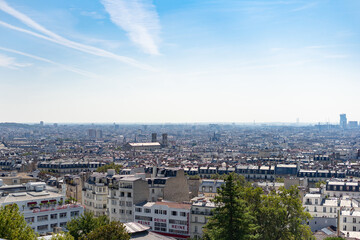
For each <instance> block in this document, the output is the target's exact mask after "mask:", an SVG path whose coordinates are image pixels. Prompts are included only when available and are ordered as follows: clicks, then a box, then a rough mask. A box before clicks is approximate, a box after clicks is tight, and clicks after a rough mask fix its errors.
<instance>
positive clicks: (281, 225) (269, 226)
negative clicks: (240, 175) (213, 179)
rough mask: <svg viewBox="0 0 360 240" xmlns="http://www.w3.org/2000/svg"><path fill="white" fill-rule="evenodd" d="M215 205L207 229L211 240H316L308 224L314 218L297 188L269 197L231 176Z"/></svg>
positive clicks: (219, 193)
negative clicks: (302, 200) (305, 209)
mask: <svg viewBox="0 0 360 240" xmlns="http://www.w3.org/2000/svg"><path fill="white" fill-rule="evenodd" d="M214 202H215V204H216V208H215V210H214V211H213V214H214V215H213V217H211V218H210V219H209V222H208V223H207V224H206V226H205V230H204V234H205V236H206V237H208V238H209V239H261V240H272V239H278V240H303V239H312V233H311V230H310V228H309V226H307V225H306V224H304V223H306V222H308V220H309V219H311V216H310V214H309V213H307V212H305V211H304V208H303V207H302V203H301V200H300V198H299V190H298V189H297V187H296V186H292V187H291V188H290V189H285V188H280V190H279V192H275V191H272V192H271V193H269V194H268V195H265V194H264V192H263V190H262V189H261V188H254V187H252V186H250V185H249V184H247V183H245V182H244V181H242V180H241V179H240V180H237V181H235V179H234V177H233V175H232V174H231V175H229V176H228V177H227V178H226V179H225V184H224V185H223V186H222V187H221V189H220V190H219V191H218V196H217V197H215V199H214Z"/></svg>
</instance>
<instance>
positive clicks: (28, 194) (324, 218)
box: [0, 114, 360, 239]
mask: <svg viewBox="0 0 360 240" xmlns="http://www.w3.org/2000/svg"><path fill="white" fill-rule="evenodd" d="M0 136H1V145H0V166H1V172H0V176H1V178H0V192H1V197H0V203H1V205H2V206H6V205H9V204H13V203H16V204H17V205H18V207H19V211H20V212H21V213H22V214H23V215H24V218H25V221H26V222H27V223H28V224H29V225H30V226H31V228H32V229H33V230H34V231H35V232H36V233H38V234H39V235H40V236H45V235H48V234H51V233H54V232H55V233H57V232H62V231H66V230H67V227H66V224H67V222H68V221H70V220H71V219H73V218H77V217H79V216H80V215H82V214H84V213H85V212H91V213H92V214H93V216H94V217H100V216H103V215H106V216H108V218H109V220H110V221H118V222H121V223H124V224H125V226H126V228H127V229H128V230H129V231H130V232H131V233H132V234H131V236H132V238H136V237H137V234H146V237H144V239H153V238H154V239H155V237H154V236H155V235H160V236H162V237H160V238H156V239H172V238H177V239H186V238H190V237H191V238H196V237H198V238H200V237H202V235H203V227H204V226H205V224H206V223H207V221H208V219H209V217H211V216H212V210H214V209H215V207H216V205H215V203H214V202H213V201H212V199H213V198H214V197H215V196H217V191H218V190H219V189H220V188H221V187H222V185H223V184H224V182H225V181H224V178H223V177H222V176H227V175H229V174H236V175H241V176H243V177H244V178H245V179H246V180H247V181H248V182H250V183H251V184H252V185H253V186H256V187H260V188H262V189H263V191H264V194H267V193H270V192H271V191H274V190H275V191H278V190H279V189H280V188H281V187H285V188H286V189H288V188H290V187H291V186H293V185H295V186H297V188H298V189H299V191H300V198H301V201H302V205H303V208H304V210H305V211H307V212H309V213H310V214H311V216H312V219H311V220H310V221H309V222H308V223H307V224H308V225H309V227H310V228H311V231H312V232H313V235H314V236H315V237H318V238H317V239H323V238H321V237H324V236H343V237H347V238H348V239H356V238H360V205H359V204H360V202H359V199H360V193H359V192H360V190H359V188H360V183H359V182H358V180H357V179H358V178H359V176H360V164H359V159H360V142H359V141H358V139H359V136H360V128H359V126H358V124H357V122H356V121H347V119H346V115H345V114H342V115H341V116H340V121H339V124H333V125H330V124H316V125H304V126H302V125H299V124H293V125H288V126H274V125H271V124H267V125H265V124H263V125H240V124H183V125H181V124H179V125H172V124H163V125H160V124H159V125H157V124H151V125H150V124H149V125H136V124H134V125H124V124H115V123H114V124H103V125H100V124H82V125H80V124H46V123H44V122H40V123H39V124H18V123H1V124H0ZM305 224H306V223H305ZM136 239H137V238H136Z"/></svg>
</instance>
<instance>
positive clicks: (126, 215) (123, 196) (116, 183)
mask: <svg viewBox="0 0 360 240" xmlns="http://www.w3.org/2000/svg"><path fill="white" fill-rule="evenodd" d="M148 198H149V186H148V182H147V180H146V179H145V174H135V175H129V176H126V175H124V176H121V175H116V176H114V177H113V179H112V183H111V185H110V186H109V194H108V211H109V212H108V214H109V218H110V220H111V221H120V222H132V221H133V220H134V212H133V211H134V205H135V204H139V203H141V202H145V201H147V199H148Z"/></svg>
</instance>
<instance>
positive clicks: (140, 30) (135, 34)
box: [101, 0, 160, 55]
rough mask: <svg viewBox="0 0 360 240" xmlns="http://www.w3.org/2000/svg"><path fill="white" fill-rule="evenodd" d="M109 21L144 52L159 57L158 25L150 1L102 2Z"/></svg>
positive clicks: (118, 0)
mask: <svg viewBox="0 0 360 240" xmlns="http://www.w3.org/2000/svg"><path fill="white" fill-rule="evenodd" d="M101 2H102V4H103V5H104V7H105V10H106V11H107V12H108V13H109V15H110V18H111V21H112V22H113V23H114V24H116V25H117V26H118V27H120V28H121V29H123V30H124V31H126V32H127V34H128V36H129V38H130V40H131V41H132V42H134V43H135V44H136V45H138V46H139V47H140V48H141V49H142V50H143V51H144V52H146V53H148V54H152V55H159V54H160V53H159V47H158V43H159V32H160V23H159V17H158V14H157V12H156V9H155V6H154V5H153V4H152V3H151V0H132V1H129V0H102V1H101Z"/></svg>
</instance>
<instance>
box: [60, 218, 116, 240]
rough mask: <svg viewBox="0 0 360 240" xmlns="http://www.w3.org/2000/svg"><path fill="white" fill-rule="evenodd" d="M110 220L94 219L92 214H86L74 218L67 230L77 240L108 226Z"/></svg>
mask: <svg viewBox="0 0 360 240" xmlns="http://www.w3.org/2000/svg"><path fill="white" fill-rule="evenodd" d="M108 223H109V219H108V217H107V216H100V217H97V218H96V217H94V214H93V213H91V212H85V213H84V214H82V215H81V216H79V217H77V218H73V219H72V220H71V221H70V222H68V223H67V224H66V228H67V230H69V233H70V234H71V236H73V237H74V239H75V240H78V239H80V238H81V237H84V236H86V235H87V234H89V233H90V232H91V231H93V230H95V229H97V228H99V227H101V226H104V225H107V224H108Z"/></svg>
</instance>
